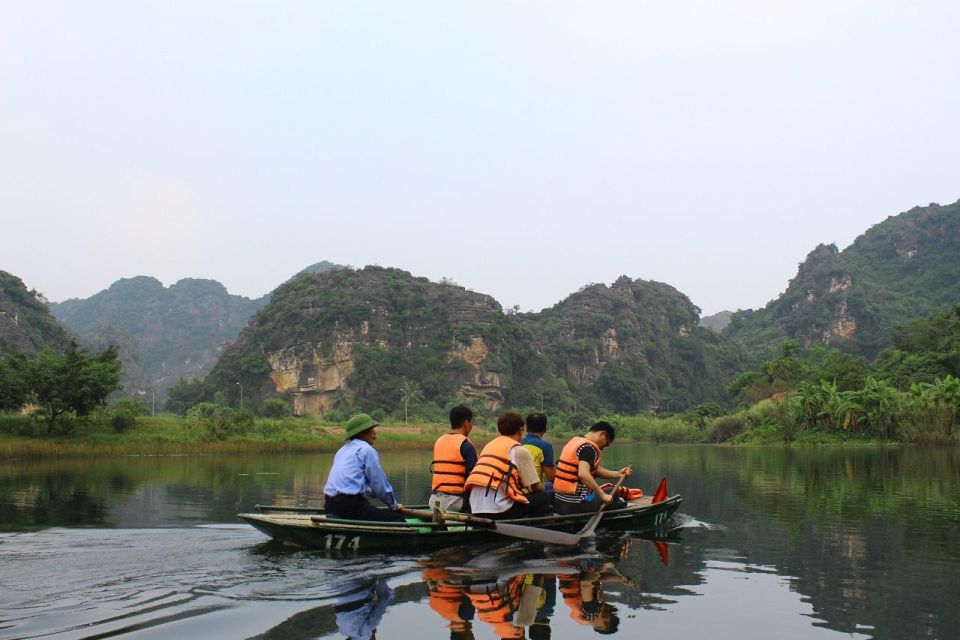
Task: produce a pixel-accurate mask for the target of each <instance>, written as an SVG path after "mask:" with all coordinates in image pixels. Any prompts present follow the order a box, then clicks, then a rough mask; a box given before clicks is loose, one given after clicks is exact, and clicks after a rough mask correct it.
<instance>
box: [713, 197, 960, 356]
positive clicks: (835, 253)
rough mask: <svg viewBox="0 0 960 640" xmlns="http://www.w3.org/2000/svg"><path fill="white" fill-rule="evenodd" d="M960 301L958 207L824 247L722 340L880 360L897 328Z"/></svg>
mask: <svg viewBox="0 0 960 640" xmlns="http://www.w3.org/2000/svg"><path fill="white" fill-rule="evenodd" d="M958 300H960V201H958V202H955V203H953V204H951V205H948V206H940V205H937V204H931V205H929V206H927V207H916V208H914V209H911V210H910V211H907V212H905V213H901V214H900V215H897V216H892V217H890V218H887V219H886V220H885V221H883V222H881V223H879V224H877V225H875V226H873V227H871V228H870V229H869V230H868V231H867V232H866V233H864V234H863V235H861V236H860V237H858V238H857V239H856V241H854V243H853V244H852V245H851V246H849V247H847V248H846V249H844V250H843V251H839V250H838V249H837V247H836V246H835V245H820V246H819V247H817V248H816V249H814V250H813V251H811V252H810V254H809V255H808V256H807V258H806V260H805V261H804V262H803V263H802V264H801V265H800V267H799V269H798V271H797V275H796V277H794V278H793V279H792V280H791V281H790V283H789V285H788V286H787V289H786V291H785V292H784V293H783V294H782V295H781V296H780V297H779V298H777V299H776V300H773V301H771V302H770V303H769V304H767V306H766V307H764V308H763V309H760V310H757V311H740V312H737V313H736V314H734V316H733V317H732V318H731V321H730V324H729V325H728V326H727V327H726V328H725V329H724V335H726V336H728V337H731V338H734V339H736V340H737V341H739V342H740V343H741V344H742V345H743V346H744V347H745V348H746V349H748V350H749V351H751V352H753V353H754V354H756V355H758V356H760V357H769V356H770V355H771V354H773V353H774V352H775V350H776V346H777V344H778V343H779V342H781V341H782V340H784V339H788V338H790V339H795V340H797V341H799V342H800V344H801V345H802V346H804V347H811V346H813V345H817V344H821V345H828V346H836V347H840V348H843V349H845V350H847V351H850V352H852V353H856V354H859V355H863V356H866V357H874V356H876V355H877V354H878V353H879V352H880V351H881V350H882V349H883V348H884V347H885V346H887V345H889V344H890V340H891V333H890V332H891V329H892V328H893V327H894V326H896V325H901V324H905V323H907V322H910V321H912V320H914V319H917V318H921V317H923V316H926V315H929V314H931V313H933V312H936V311H938V310H939V309H942V308H943V307H945V306H947V305H950V304H953V303H955V302H956V301H958Z"/></svg>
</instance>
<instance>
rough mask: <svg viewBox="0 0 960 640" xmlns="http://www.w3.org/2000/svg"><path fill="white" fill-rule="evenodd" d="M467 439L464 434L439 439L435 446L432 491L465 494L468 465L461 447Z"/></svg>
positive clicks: (444, 435)
mask: <svg viewBox="0 0 960 640" xmlns="http://www.w3.org/2000/svg"><path fill="white" fill-rule="evenodd" d="M466 439H467V436H465V435H463V434H462V433H445V434H443V435H442V436H440V437H439V438H437V442H436V444H434V445H433V462H432V463H430V469H431V470H432V471H433V482H432V483H431V485H430V490H431V491H443V492H444V493H455V494H460V493H463V483H464V482H465V481H466V479H467V463H466V461H464V459H463V456H462V455H460V445H462V444H463V441H464V440H466Z"/></svg>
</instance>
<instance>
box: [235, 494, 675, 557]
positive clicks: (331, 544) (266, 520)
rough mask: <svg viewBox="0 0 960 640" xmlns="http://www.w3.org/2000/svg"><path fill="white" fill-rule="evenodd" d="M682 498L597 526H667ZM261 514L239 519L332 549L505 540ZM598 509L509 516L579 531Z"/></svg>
mask: <svg viewBox="0 0 960 640" xmlns="http://www.w3.org/2000/svg"><path fill="white" fill-rule="evenodd" d="M681 502H683V498H681V497H680V496H679V495H676V496H673V497H670V498H667V499H666V500H664V501H662V502H658V503H656V504H653V503H652V502H650V499H649V498H646V499H641V500H639V501H636V502H632V503H630V504H629V505H628V506H627V507H626V508H625V509H621V510H618V511H609V512H606V513H605V514H604V516H603V519H602V520H601V521H600V526H599V529H608V530H609V529H619V530H631V531H644V532H646V531H655V530H657V529H660V528H666V527H667V524H668V521H669V520H670V517H671V516H672V515H673V514H674V513H675V512H676V511H677V508H678V507H679V506H680V503H681ZM258 508H259V509H260V510H261V512H259V513H241V514H239V515H238V517H239V518H241V519H242V520H244V521H245V522H247V523H249V524H251V525H253V526H254V527H256V528H257V529H259V530H260V531H262V532H263V533H265V534H266V535H268V536H270V537H271V538H273V539H274V540H277V541H280V542H283V543H286V544H291V545H296V546H299V547H307V548H312V549H326V550H330V551H374V552H382V551H400V550H402V551H423V550H433V549H438V548H441V547H449V546H456V545H462V544H470V543H478V542H487V541H494V540H503V539H504V536H503V535H502V534H499V533H497V532H496V531H493V530H491V529H489V528H486V527H482V526H473V525H461V524H460V523H456V522H453V521H450V522H448V523H446V526H443V525H437V524H434V523H430V522H423V521H413V522H406V523H381V522H365V521H358V520H342V519H339V518H327V517H326V515H325V514H324V513H323V511H322V510H312V509H298V508H289V507H270V506H267V507H258ZM593 515H594V514H591V513H586V514H572V515H566V516H559V515H553V516H546V517H542V518H522V519H517V520H505V521H504V522H510V523H512V524H521V525H525V526H532V527H541V528H544V529H550V530H553V531H566V532H576V531H579V530H580V529H581V528H582V527H583V525H584V524H585V523H586V522H587V520H589V519H590V518H591V516H593Z"/></svg>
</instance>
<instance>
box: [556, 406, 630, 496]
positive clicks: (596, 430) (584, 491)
mask: <svg viewBox="0 0 960 640" xmlns="http://www.w3.org/2000/svg"><path fill="white" fill-rule="evenodd" d="M615 437H616V433H615V432H614V430H613V427H612V426H611V425H610V423H609V422H605V421H603V420H601V421H600V422H598V423H596V424H595V425H593V426H592V427H590V431H589V432H587V434H586V435H585V436H574V437H573V438H571V439H570V442H568V443H567V444H566V445H565V446H564V447H563V451H562V452H561V453H560V458H559V459H558V460H557V471H556V474H555V476H554V479H553V507H554V509H555V510H556V512H557V513H559V514H563V515H565V514H569V513H589V512H591V511H598V510H599V509H600V505H602V504H604V503H608V504H609V506H608V507H607V509H608V510H610V509H622V508H624V507H625V506H627V503H626V502H625V501H624V500H623V499H622V498H620V497H616V498H614V497H612V496H610V495H608V494H607V493H605V492H604V491H603V490H602V489H601V488H600V485H599V484H598V483H597V480H596V478H607V479H613V478H619V477H620V476H621V475H626V476H628V477H629V476H630V474H631V473H633V467H630V466H626V467H623V468H622V469H620V470H619V471H611V470H609V469H604V468H603V467H601V466H600V457H601V451H603V449H606V448H607V447H609V446H610V445H611V444H613V439H614V438H615Z"/></svg>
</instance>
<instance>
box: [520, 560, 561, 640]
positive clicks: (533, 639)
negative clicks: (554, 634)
mask: <svg viewBox="0 0 960 640" xmlns="http://www.w3.org/2000/svg"><path fill="white" fill-rule="evenodd" d="M527 581H528V582H530V583H532V584H534V585H537V586H539V587H540V596H539V598H537V611H536V613H535V615H534V619H533V622H531V623H530V624H529V625H528V628H529V632H528V635H529V636H530V640H550V616H552V615H553V609H554V607H555V606H556V605H557V578H556V576H543V575H530V576H527Z"/></svg>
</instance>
